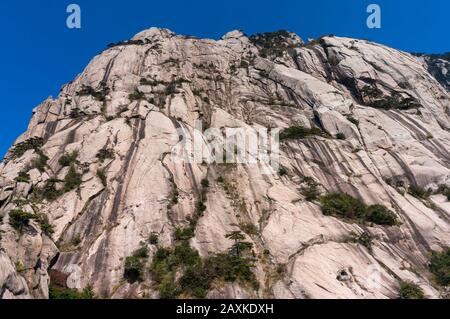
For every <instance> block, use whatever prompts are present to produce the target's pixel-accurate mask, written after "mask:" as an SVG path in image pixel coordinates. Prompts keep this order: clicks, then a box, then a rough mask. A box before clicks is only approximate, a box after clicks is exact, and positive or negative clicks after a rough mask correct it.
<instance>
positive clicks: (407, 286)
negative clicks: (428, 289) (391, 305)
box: [398, 282, 426, 299]
mask: <svg viewBox="0 0 450 319" xmlns="http://www.w3.org/2000/svg"><path fill="white" fill-rule="evenodd" d="M398 298H399V299H426V297H425V294H424V292H423V290H422V289H421V288H420V287H419V286H418V285H416V284H414V283H412V282H401V283H400V289H399V292H398Z"/></svg>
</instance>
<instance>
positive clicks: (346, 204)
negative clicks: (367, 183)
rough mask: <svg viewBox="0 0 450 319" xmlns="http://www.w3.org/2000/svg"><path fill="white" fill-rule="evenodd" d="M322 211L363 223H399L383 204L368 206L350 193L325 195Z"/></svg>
mask: <svg viewBox="0 0 450 319" xmlns="http://www.w3.org/2000/svg"><path fill="white" fill-rule="evenodd" d="M321 201H322V212H323V214H324V215H326V216H334V217H339V218H343V219H349V220H353V221H359V222H362V223H365V222H370V223H374V224H377V225H387V226H393V225H396V224H397V223H398V221H397V216H396V215H395V214H394V213H393V212H392V211H390V210H389V209H388V208H387V207H385V206H383V205H371V206H367V205H366V204H365V203H363V202H362V201H361V200H359V199H357V198H354V197H352V196H350V195H348V194H343V193H331V194H328V195H326V196H323V197H322V199H321Z"/></svg>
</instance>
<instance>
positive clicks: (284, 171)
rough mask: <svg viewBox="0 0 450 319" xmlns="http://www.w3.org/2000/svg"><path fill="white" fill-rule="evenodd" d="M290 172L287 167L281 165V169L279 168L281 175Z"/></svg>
mask: <svg viewBox="0 0 450 319" xmlns="http://www.w3.org/2000/svg"><path fill="white" fill-rule="evenodd" d="M287 174H288V171H287V169H286V167H284V166H280V169H279V170H278V175H280V176H286V175H287Z"/></svg>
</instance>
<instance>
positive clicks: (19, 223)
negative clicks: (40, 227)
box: [9, 209, 36, 232]
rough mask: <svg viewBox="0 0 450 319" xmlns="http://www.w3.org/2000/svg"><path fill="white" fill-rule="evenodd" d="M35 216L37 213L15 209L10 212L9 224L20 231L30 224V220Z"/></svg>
mask: <svg viewBox="0 0 450 319" xmlns="http://www.w3.org/2000/svg"><path fill="white" fill-rule="evenodd" d="M35 218H36V215H35V214H31V213H27V212H24V211H23V210H20V209H13V210H11V211H10V212H9V224H10V225H11V226H12V227H13V228H14V229H15V230H17V231H19V232H22V231H23V229H24V228H25V227H27V226H28V225H29V223H30V220H32V219H35Z"/></svg>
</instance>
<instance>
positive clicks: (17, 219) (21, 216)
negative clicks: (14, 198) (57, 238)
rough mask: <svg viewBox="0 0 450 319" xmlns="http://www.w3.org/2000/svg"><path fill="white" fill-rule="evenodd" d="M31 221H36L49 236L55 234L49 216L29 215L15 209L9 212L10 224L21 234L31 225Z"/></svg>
mask: <svg viewBox="0 0 450 319" xmlns="http://www.w3.org/2000/svg"><path fill="white" fill-rule="evenodd" d="M30 220H35V221H36V222H37V223H38V224H39V226H40V227H41V230H42V232H44V234H46V235H48V236H51V235H52V234H53V233H54V232H55V231H54V229H53V225H51V224H50V223H49V221H48V218H47V216H45V215H43V214H41V215H38V214H33V213H28V212H25V211H23V210H21V209H13V210H11V211H10V212H9V224H10V225H11V226H12V227H13V228H14V229H16V230H17V231H19V232H20V233H21V232H23V230H24V228H25V227H27V226H28V225H29V223H30Z"/></svg>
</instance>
